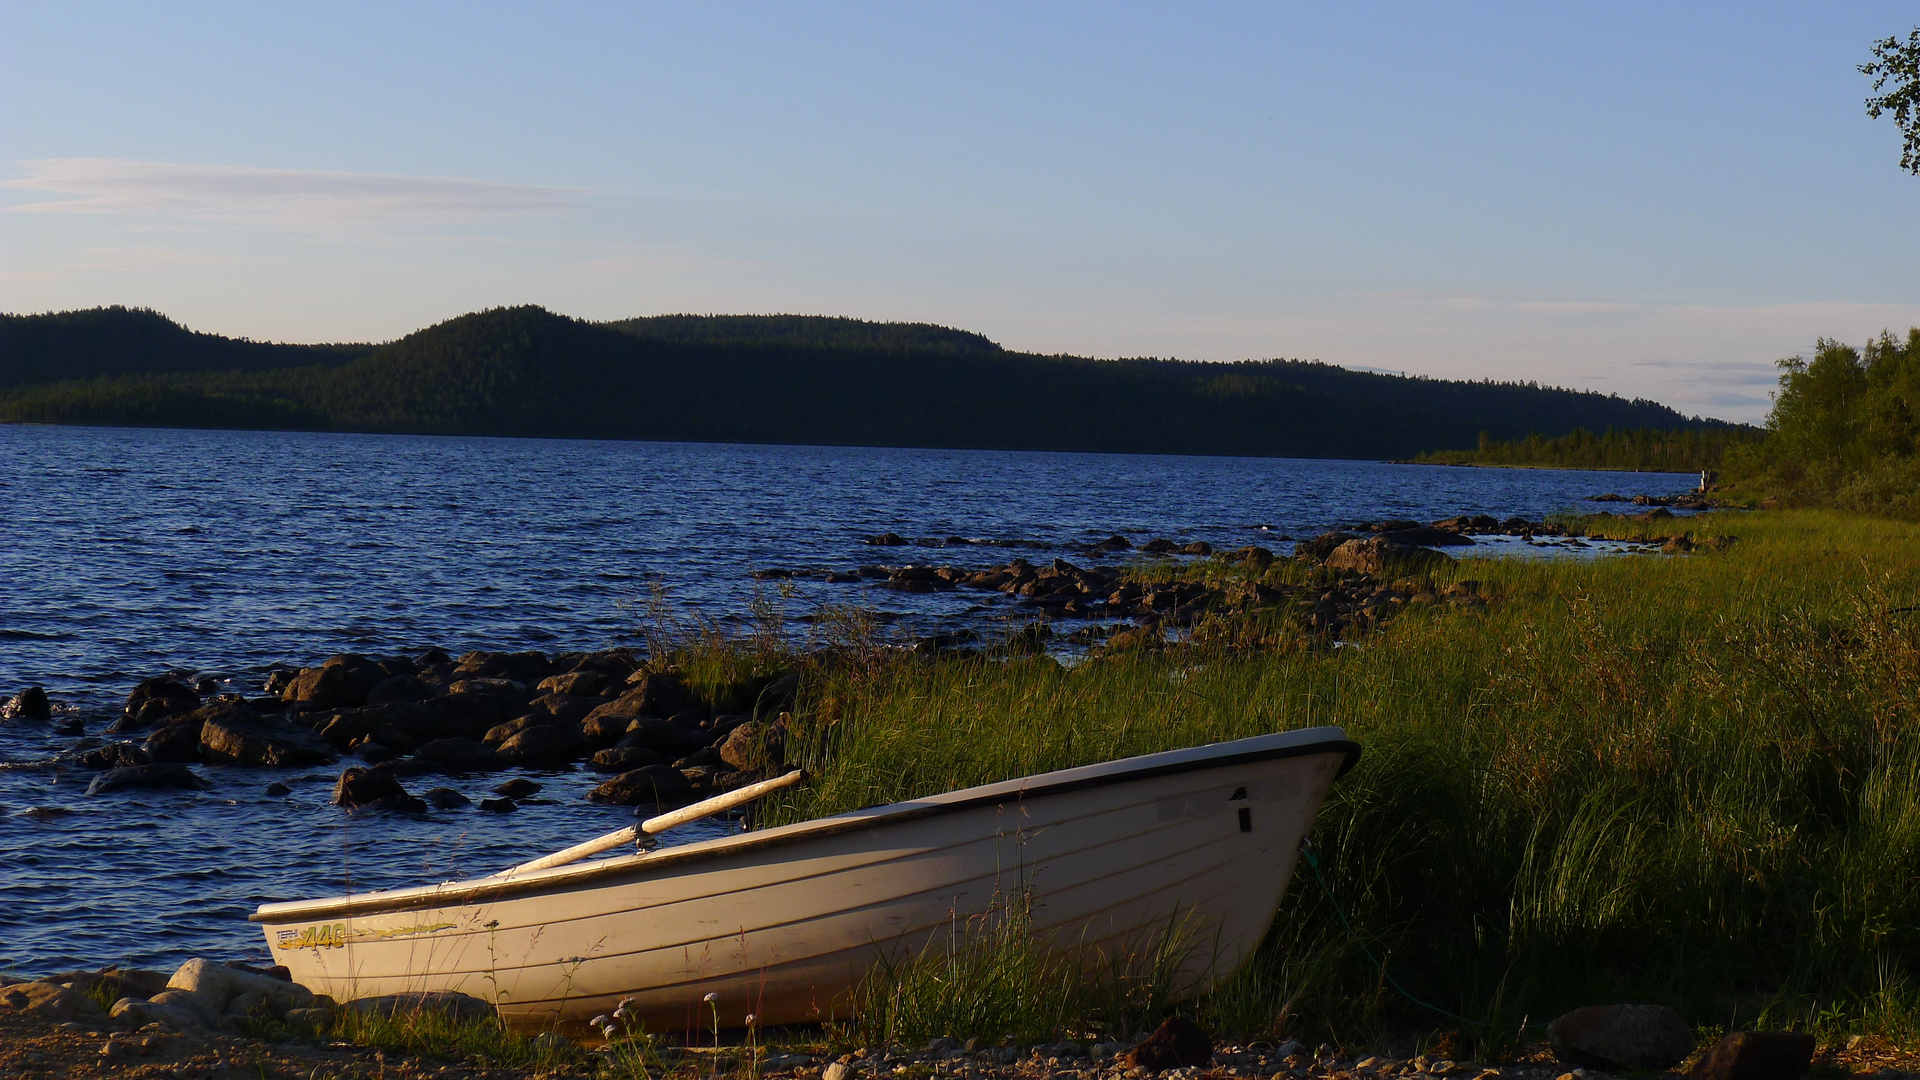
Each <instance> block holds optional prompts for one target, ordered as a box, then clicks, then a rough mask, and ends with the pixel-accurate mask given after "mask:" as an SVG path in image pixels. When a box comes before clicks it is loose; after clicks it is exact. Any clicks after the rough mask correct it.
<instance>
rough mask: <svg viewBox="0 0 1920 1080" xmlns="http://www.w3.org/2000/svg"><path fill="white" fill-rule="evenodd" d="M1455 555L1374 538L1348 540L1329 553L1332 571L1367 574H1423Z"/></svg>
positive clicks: (1450, 561) (1450, 562)
mask: <svg viewBox="0 0 1920 1080" xmlns="http://www.w3.org/2000/svg"><path fill="white" fill-rule="evenodd" d="M1453 561H1454V560H1453V556H1451V555H1443V554H1441V553H1440V552H1438V551H1434V550H1432V549H1430V548H1423V547H1414V546H1413V545H1411V544H1396V543H1394V542H1393V541H1391V540H1382V539H1380V538H1379V537H1373V538H1370V539H1366V540H1348V541H1346V542H1345V543H1343V544H1341V545H1340V546H1339V547H1337V548H1334V549H1333V551H1331V552H1329V553H1328V555H1327V558H1326V562H1325V565H1326V568H1327V569H1329V570H1358V571H1360V572H1362V573H1366V574H1386V573H1398V574H1410V573H1421V572H1425V571H1429V570H1433V569H1436V568H1438V567H1442V566H1449V565H1451V564H1452V563H1453Z"/></svg>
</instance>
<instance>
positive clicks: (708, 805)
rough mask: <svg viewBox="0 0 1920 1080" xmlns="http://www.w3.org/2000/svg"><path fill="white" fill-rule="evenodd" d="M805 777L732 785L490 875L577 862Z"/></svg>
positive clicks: (801, 771)
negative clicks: (729, 788) (734, 786)
mask: <svg viewBox="0 0 1920 1080" xmlns="http://www.w3.org/2000/svg"><path fill="white" fill-rule="evenodd" d="M806 776H807V774H806V770H804V769H795V770H793V771H792V772H790V773H788V774H786V775H785V776H776V777H774V778H773V779H771V780H762V781H760V782H759V783H757V784H748V785H747V786H746V787H743V788H735V789H734V790H732V791H729V792H727V793H726V794H724V795H715V796H714V797H713V798H711V799H702V800H700V801H699V802H697V803H693V804H692V805H689V806H683V807H681V808H680V809H678V810H675V811H673V812H671V813H666V814H661V815H660V816H658V817H650V818H648V819H647V820H645V821H643V822H641V823H640V824H639V825H638V826H634V825H629V826H627V827H626V828H624V829H617V830H615V831H613V832H610V833H608V834H607V835H605V836H602V837H599V838H597V839H594V840H589V841H587V842H586V843H584V844H575V845H573V846H572V847H570V848H563V849H562V850H560V851H556V852H554V853H553V854H551V855H542V856H541V857H539V858H537V859H534V860H533V861H531V862H523V863H521V864H520V865H519V866H513V867H508V868H507V869H505V870H502V871H500V872H499V873H498V874H495V875H494V877H512V876H514V875H516V874H530V873H532V872H533V871H535V870H550V869H552V868H553V867H556V866H565V865H566V864H568V863H570V862H579V861H580V860H581V859H584V858H586V857H587V856H589V855H598V854H600V853H601V852H603V851H612V850H613V849H614V848H617V847H624V846H626V845H627V844H631V843H633V842H634V841H635V840H638V839H639V838H640V835H641V834H642V833H645V834H647V835H649V836H650V835H652V834H654V833H663V832H666V831H667V830H668V829H671V828H674V827H675V826H678V825H685V824H686V823H687V822H689V821H699V820H700V819H701V818H704V817H712V816H713V815H715V814H717V813H719V812H721V811H722V810H731V809H733V808H734V807H736V806H739V805H741V804H743V803H750V802H752V801H753V800H755V799H758V798H760V797H761V796H762V795H766V794H768V793H769V792H774V791H778V790H780V789H781V788H784V787H792V786H793V785H795V784H797V783H799V782H800V781H802V780H804V779H806Z"/></svg>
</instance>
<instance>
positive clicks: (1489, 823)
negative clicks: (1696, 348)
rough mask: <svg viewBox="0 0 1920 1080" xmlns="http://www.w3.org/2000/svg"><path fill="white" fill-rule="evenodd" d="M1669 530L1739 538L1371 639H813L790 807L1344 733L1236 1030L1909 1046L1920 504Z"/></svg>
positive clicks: (1492, 578)
mask: <svg viewBox="0 0 1920 1080" xmlns="http://www.w3.org/2000/svg"><path fill="white" fill-rule="evenodd" d="M1650 524H1652V525H1658V526H1662V527H1670V526H1671V524H1672V523H1670V522H1658V523H1650ZM1631 527H1632V528H1638V527H1639V526H1638V525H1635V526H1631ZM1685 527H1686V528H1688V529H1691V530H1692V531H1693V532H1694V534H1695V536H1696V537H1700V536H1702V535H1706V534H1708V533H1727V532H1731V533H1734V534H1737V535H1738V536H1739V543H1738V544H1736V545H1734V546H1733V547H1732V548H1731V549H1730V550H1728V551H1725V552H1722V553H1706V554H1697V555H1693V556H1689V557H1684V558H1661V557H1650V556H1633V557H1614V558H1607V559H1601V560H1596V561H1591V562H1582V561H1574V560H1562V561H1553V562H1522V561H1495V560H1472V559H1468V560H1465V561H1463V562H1461V563H1460V564H1459V565H1458V566H1457V567H1455V568H1452V569H1450V570H1449V571H1446V572H1443V573H1442V574H1441V575H1439V577H1440V580H1438V581H1436V582H1435V584H1436V585H1440V586H1444V585H1445V584H1447V583H1448V580H1449V577H1451V578H1458V579H1465V578H1473V579H1476V580H1479V581H1480V582H1482V590H1483V592H1484V593H1485V594H1487V595H1490V596H1492V597H1493V598H1494V599H1493V603H1491V604H1490V605H1488V606H1486V607H1484V608H1458V607H1454V606H1451V605H1446V604H1438V605H1432V606H1425V607H1413V608H1410V609H1409V610H1408V611H1406V612H1404V613H1402V614H1400V615H1399V616H1397V617H1396V618H1394V619H1393V620H1391V621H1390V622H1389V623H1387V625H1386V627H1385V629H1384V630H1383V631H1381V632H1379V633H1375V634H1372V635H1370V636H1367V637H1366V638H1364V639H1363V640H1361V641H1360V642H1359V644H1358V646H1357V647H1352V648H1340V649H1337V650H1328V649H1325V648H1315V647H1304V646H1294V645H1289V644H1288V641H1287V640H1286V639H1285V638H1284V637H1282V636H1274V635H1267V636H1260V635H1255V636H1253V637H1252V638H1251V639H1249V638H1247V637H1236V636H1235V635H1232V634H1219V635H1211V636H1206V635H1203V636H1202V639H1201V640H1199V641H1198V642H1196V643H1194V644H1189V645H1186V646H1182V647H1177V648H1173V649H1170V650H1163V651H1130V652H1117V653H1115V654H1113V655H1110V656H1105V657H1100V658H1096V659H1092V660H1089V661H1086V662H1084V663H1081V664H1078V665H1076V666H1073V667H1071V668H1069V667H1063V666H1062V665H1060V664H1058V663H1056V662H1055V661H1053V660H1052V659H1049V658H1046V657H1024V658H1012V659H985V658H976V659H966V660H933V659H928V658H922V657H911V656H898V655H893V656H887V655H882V654H875V653H872V652H868V653H864V654H861V655H860V658H859V659H857V660H855V659H842V660H833V659H815V660H813V661H810V662H809V665H808V666H809V670H808V674H807V679H806V683H805V687H804V689H803V692H802V695H801V699H800V703H799V705H798V707H797V713H796V716H795V721H794V723H795V731H794V732H793V734H792V735H791V737H790V739H789V746H790V747H791V748H792V751H791V752H792V753H794V754H796V755H797V756H798V758H799V759H800V761H801V763H803V764H805V765H806V766H807V767H808V768H809V770H810V771H811V772H812V773H813V775H814V777H815V780H814V782H813V783H812V784H811V785H809V786H808V787H807V788H805V789H803V790H800V791H797V792H795V793H793V794H791V795H789V796H786V801H785V803H784V805H782V806H781V807H778V808H777V809H776V810H775V811H774V812H773V814H772V815H771V816H773V817H774V818H776V819H778V820H791V819H794V818H798V817H806V816H812V815H816V814H824V813H832V812H837V811H841V810H847V809H851V808H855V807H859V806H865V805H869V804H872V803H875V802H881V801H886V800H893V799H900V798H907V797H913V796H919V795H928V794H933V793H936V792H940V791H945V790H949V789H952V788H955V787H960V786H964V785H969V784H978V783H985V782H989V781H994V780H999V779H1005V778H1008V777H1013V776H1018V775H1023V774H1027V773H1033V772H1038V771H1043V770H1048V769H1056V768H1064V767H1068V766H1072V765H1078V764H1084V763H1088V762H1095V761H1101V760H1105V759H1109V758H1114V757H1121V756H1125V755H1130V754H1140V753H1148V752H1152V751H1156V750H1163V749H1168V748H1172V747H1180V746H1189V745H1194V744H1197V743H1203V742H1209V741H1216V740H1221V739H1229V738H1236V737H1241V736H1246V735H1253V734H1258V733H1262V732H1268V731H1274V730H1281V729H1287V728H1294V727H1303V726H1309V725H1314V724H1340V725H1343V726H1345V727H1346V728H1347V729H1348V731H1349V732H1350V734H1351V735H1352V736H1353V737H1354V738H1356V739H1357V740H1358V741H1360V742H1361V743H1362V744H1363V745H1364V746H1365V748H1366V753H1365V756H1364V757H1363V759H1362V761H1361V763H1360V765H1359V766H1358V767H1357V768H1356V769H1355V770H1354V772H1352V773H1351V774H1350V775H1348V776H1347V777H1346V778H1345V779H1343V780H1342V781H1341V782H1340V783H1339V784H1337V785H1336V786H1335V788H1334V791H1333V794H1332V796H1331V798H1330V799H1329V801H1328V802H1327V804H1326V806H1325V808H1324V809H1323V810H1322V812H1321V815H1320V818H1319V823H1318V827H1317V829H1316V830H1315V840H1316V843H1317V844H1318V847H1319V850H1320V851H1321V857H1322V861H1323V868H1324V873H1325V875H1326V879H1327V882H1328V884H1329V887H1330V888H1331V890H1332V892H1333V894H1334V896H1335V897H1336V898H1337V899H1336V900H1335V901H1329V900H1328V899H1327V898H1326V897H1325V896H1324V895H1322V894H1321V893H1320V892H1319V891H1318V890H1317V889H1315V888H1313V887H1312V886H1311V884H1310V883H1308V882H1307V881H1305V880H1304V879H1301V880H1296V881H1295V882H1294V884H1293V886H1292V888H1291V889H1290V891H1289V893H1288V896H1287V898H1286V900H1285V902H1284V905H1283V908H1282V910H1281V912H1280V914H1279V918H1278V919H1277V920H1276V922H1275V929H1274V931H1273V932H1272V934H1271V935H1270V937H1269V939H1268V941H1267V943H1266V945H1265V946H1264V947H1263V949H1262V950H1261V952H1260V954H1259V956H1258V957H1257V959H1256V960H1255V961H1254V962H1253V963H1252V964H1251V965H1250V966H1249V967H1248V968H1247V969H1246V970H1244V971H1243V972H1242V973H1241V974H1240V975H1239V976H1237V977H1236V978H1235V979H1234V980H1233V981H1232V982H1230V983H1229V984H1227V985H1226V986H1224V987H1222V988H1220V989H1218V990H1216V991H1215V992H1214V993H1212V994H1211V995H1209V996H1208V997H1207V998H1205V999H1204V1000H1202V1001H1199V1002H1196V1003H1193V1004H1192V1005H1191V1006H1190V1008H1191V1009H1192V1010H1193V1011H1196V1012H1197V1013H1199V1014H1201V1015H1202V1016H1203V1017H1204V1018H1206V1019H1208V1020H1210V1021H1211V1022H1213V1023H1215V1024H1216V1025H1218V1026H1220V1027H1221V1028H1223V1029H1228V1030H1234V1031H1238V1032H1241V1033H1245V1034H1279V1033H1283V1032H1284V1033H1288V1034H1295V1035H1302V1036H1311V1037H1320V1036H1323V1035H1324V1036H1330V1037H1333V1038H1335V1039H1340V1040H1345V1041H1356V1040H1365V1039H1368V1038H1375V1037H1383V1036H1384V1035H1385V1034H1386V1033H1390V1032H1404V1031H1406V1030H1408V1029H1417V1028H1421V1027H1454V1028H1461V1029H1462V1031H1463V1034H1464V1035H1466V1036H1468V1037H1469V1038H1472V1039H1475V1040H1477V1041H1478V1043H1479V1044H1480V1046H1481V1047H1482V1048H1483V1049H1486V1050H1489V1051H1492V1050H1497V1049H1498V1048H1499V1046H1500V1045H1502V1044H1503V1042H1511V1040H1512V1039H1513V1038H1514V1033H1515V1032H1517V1031H1518V1030H1520V1025H1521V1024H1522V1023H1531V1024H1536V1025H1537V1024H1540V1023H1543V1022H1544V1021H1546V1020H1548V1019H1551V1018H1552V1017H1553V1016H1555V1015H1557V1014H1558V1012H1560V1011H1561V1010H1563V1009H1565V1008H1568V1007H1572V1006H1576V1005H1581V1004H1592V1003H1599V1002H1610V1001H1625V1000H1639V1001H1655V1002H1663V1003H1667V1004H1671V1005H1673V1006H1675V1007H1677V1008H1679V1009H1681V1010H1682V1012H1684V1013H1685V1014H1687V1015H1688V1016H1689V1017H1690V1018H1691V1019H1692V1020H1694V1021H1695V1022H1697V1023H1700V1024H1703V1025H1728V1026H1732V1025H1747V1024H1756V1023H1758V1024H1766V1025H1785V1024H1803V1025H1813V1026H1815V1027H1818V1028H1822V1029H1831V1030H1839V1029H1841V1028H1845V1029H1849V1030H1856V1031H1860V1030H1865V1031H1877V1032H1882V1033H1885V1034H1889V1035H1892V1036H1895V1037H1898V1038H1902V1039H1906V1038H1911V1037H1912V1036H1913V1034H1914V1033H1915V1024H1914V1017H1915V1009H1916V1007H1920V992H1916V990H1917V988H1916V986H1915V975H1916V972H1915V963H1916V959H1920V952H1916V948H1917V947H1920V870H1917V869H1916V868H1920V738H1917V737H1916V731H1915V719H1916V710H1920V610H1916V609H1915V606H1916V605H1920V528H1916V527H1914V526H1910V525H1906V524H1902V523H1899V522H1889V521H1876V520H1868V519H1861V518H1850V517H1843V516H1839V515H1835V514H1827V513H1817V512H1794V513H1778V514H1750V515H1720V516H1712V517H1709V518H1708V519H1706V520H1704V521H1693V522H1688V523H1686V526H1685ZM1200 572H1204V573H1216V574H1226V573H1234V572H1239V573H1246V572H1248V571H1244V570H1242V571H1227V570H1224V569H1222V568H1220V567H1217V566H1215V567H1212V568H1210V569H1208V570H1205V571H1200ZM1265 573H1267V574H1269V575H1273V574H1281V575H1286V574H1295V575H1297V574H1299V573H1300V570H1299V568H1298V567H1297V566H1289V565H1286V564H1284V563H1283V564H1276V566H1275V567H1274V568H1272V569H1269V570H1267V571H1265ZM1249 640H1252V641H1253V642H1255V643H1256V644H1255V645H1253V646H1251V647H1250V646H1249V644H1248V641H1249ZM847 655H852V654H851V653H849V654H847ZM709 662H711V661H709ZM1334 903H1337V904H1338V905H1339V906H1340V907H1342V908H1344V909H1345V912H1346V914H1347V915H1348V917H1349V918H1350V919H1351V920H1352V923H1353V925H1354V927H1355V928H1356V929H1357V931H1358V933H1359V934H1360V935H1361V936H1362V937H1363V938H1364V939H1365V941H1366V943H1367V944H1368V945H1369V946H1370V948H1371V950H1372V951H1373V953H1374V954H1375V955H1376V956H1379V957H1381V958H1383V959H1384V961H1385V963H1386V965H1387V967H1388V969H1389V971H1390V972H1391V973H1392V975H1393V976H1394V977H1395V978H1396V979H1397V980H1398V981H1399V983H1400V984H1402V985H1403V986H1405V987H1406V988H1407V989H1408V990H1409V991H1411V992H1412V993H1413V994H1414V995H1415V996H1417V997H1419V998H1421V999H1423V1000H1424V1001H1427V1002H1431V1003H1433V1004H1434V1005H1438V1006H1440V1007H1441V1008H1444V1009H1446V1010H1449V1011H1451V1012H1456V1013H1459V1014H1462V1015H1464V1016H1466V1017H1469V1018H1471V1019H1473V1020H1474V1021H1476V1023H1475V1024H1468V1025H1462V1024H1460V1023H1458V1022H1457V1021H1450V1020H1446V1019H1445V1018H1444V1017H1439V1016H1437V1015H1436V1014H1433V1013H1430V1012H1428V1011H1427V1010H1425V1009H1423V1008H1421V1007H1419V1006H1416V1005H1413V1004H1411V1003H1409V1002H1408V1001H1406V1000H1405V999H1404V998H1402V997H1401V996H1400V995H1398V994H1396V993H1395V992H1394V991H1392V990H1391V989H1390V988H1389V987H1388V985H1387V984H1386V983H1385V982H1384V981H1383V979H1382V977H1381V975H1380V972H1379V971H1378V970H1377V969H1375V968H1374V966H1373V965H1372V964H1371V963H1370V962H1369V961H1368V960H1367V959H1366V958H1365V956H1364V955H1362V952H1361V950H1360V949H1359V948H1358V945H1357V943H1356V942H1355V941H1354V940H1353V939H1352V938H1351V937H1350V936H1349V935H1348V934H1347V933H1346V932H1345V931H1344V930H1343V929H1342V928H1341V926H1340V924H1339V922H1338V920H1337V918H1336V916H1335V912H1334V907H1333V905H1334ZM927 966H928V967H929V968H930V969H931V970H938V968H939V964H938V963H931V964H929V965H927ZM994 1023H995V1022H993V1021H989V1020H987V1019H984V1018H983V1019H979V1020H975V1021H971V1024H972V1026H974V1027H976V1028H981V1029H982V1030H976V1031H972V1032H967V1034H977V1035H982V1036H987V1035H991V1034H993V1032H991V1031H990V1030H986V1029H988V1028H991V1027H992V1026H993V1024H994ZM999 1023H1001V1024H1002V1026H1004V1027H1006V1028H1007V1031H1006V1032H1005V1033H1008V1034H1011V1033H1014V1030H1015V1029H1016V1028H1021V1027H1023V1026H1031V1023H1032V1022H1031V1021H1030V1020H1028V1019H1025V1018H1022V1017H1020V1016H1016V1015H1014V1014H1013V1013H1011V1012H1009V1013H1007V1014H1006V1015H1005V1016H1004V1018H1003V1020H1001V1021H999ZM907 1026H909V1027H911V1026H913V1025H907ZM937 1026H939V1025H938V1024H935V1023H933V1022H932V1021H928V1022H926V1023H924V1024H920V1025H919V1028H917V1029H916V1030H931V1028H932V1027H937ZM948 1033H950V1034H959V1032H948ZM1535 1034H1537V1032H1536V1033H1535Z"/></svg>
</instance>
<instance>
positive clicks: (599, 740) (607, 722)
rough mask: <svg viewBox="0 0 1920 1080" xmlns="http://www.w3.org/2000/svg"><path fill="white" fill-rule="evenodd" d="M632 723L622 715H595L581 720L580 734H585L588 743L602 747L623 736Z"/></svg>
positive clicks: (617, 740) (615, 741) (610, 744)
mask: <svg viewBox="0 0 1920 1080" xmlns="http://www.w3.org/2000/svg"><path fill="white" fill-rule="evenodd" d="M632 724H633V721H632V720H630V719H628V718H627V717H624V716H596V717H593V718H591V719H588V720H583V721H581V723H580V734H582V735H584V736H586V740H587V744H588V745H590V746H593V747H596V748H600V749H604V748H606V747H609V746H612V745H613V744H614V743H617V742H619V741H620V740H621V739H623V738H625V737H626V734H627V728H628V727H630V726H631V725H632Z"/></svg>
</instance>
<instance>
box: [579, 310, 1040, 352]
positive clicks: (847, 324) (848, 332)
mask: <svg viewBox="0 0 1920 1080" xmlns="http://www.w3.org/2000/svg"><path fill="white" fill-rule="evenodd" d="M602 325H604V326H610V327H613V328H614V329H615V330H624V331H626V332H627V333H629V334H632V335H634V336H635V337H643V338H649V339H651V340H654V341H671V342H675V343H678V344H682V345H778V346H782V347H786V348H792V349H830V350H832V349H861V350H869V351H895V352H942V353H964V354H967V355H972V356H984V355H988V354H992V353H998V352H1001V351H1003V350H1002V349H1001V348H1000V346H998V345H996V344H994V343H993V342H991V341H989V340H987V339H986V338H985V337H983V336H982V335H980V334H976V333H973V332H971V331H968V330H952V329H948V328H947V327H944V326H932V325H929V324H927V323H876V322H866V321H865V320H862V319H836V318H831V317H828V316H823V315H651V316H647V317H645V318H639V319H621V320H619V321H618V322H610V323H603V324H602Z"/></svg>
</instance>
